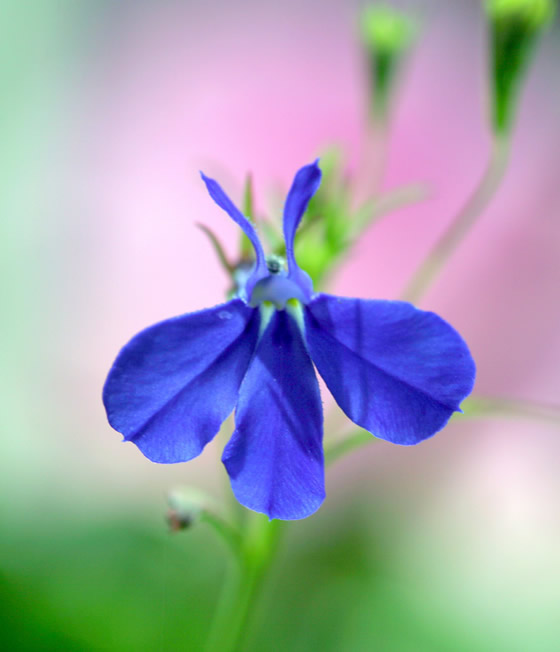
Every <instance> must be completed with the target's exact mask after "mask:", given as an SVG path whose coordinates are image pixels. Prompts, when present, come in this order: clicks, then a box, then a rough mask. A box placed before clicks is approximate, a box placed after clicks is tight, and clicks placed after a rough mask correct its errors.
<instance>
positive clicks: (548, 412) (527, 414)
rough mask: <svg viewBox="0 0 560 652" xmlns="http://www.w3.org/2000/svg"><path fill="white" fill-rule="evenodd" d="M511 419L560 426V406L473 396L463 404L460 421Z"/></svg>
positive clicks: (458, 416) (459, 416) (459, 415)
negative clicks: (494, 418) (489, 418)
mask: <svg viewBox="0 0 560 652" xmlns="http://www.w3.org/2000/svg"><path fill="white" fill-rule="evenodd" d="M485 417H509V418H520V419H530V420H537V421H546V422H549V423H553V424H556V425H557V426H560V405H549V404H546V403H536V402H533V401H523V400H521V401H520V400H517V399H508V398H495V397H484V396H472V397H470V398H468V399H466V400H465V401H464V403H463V414H462V415H461V414H458V415H457V418H458V419H465V418H466V419H473V418H475V419H476V418H485Z"/></svg>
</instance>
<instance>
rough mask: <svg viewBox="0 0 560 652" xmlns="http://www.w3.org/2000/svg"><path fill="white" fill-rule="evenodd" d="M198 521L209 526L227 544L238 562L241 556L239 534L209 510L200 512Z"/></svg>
mask: <svg viewBox="0 0 560 652" xmlns="http://www.w3.org/2000/svg"><path fill="white" fill-rule="evenodd" d="M200 520H201V522H203V523H207V524H208V525H210V526H211V527H212V528H213V529H214V531H215V532H216V533H217V534H218V535H219V536H220V537H221V539H222V540H223V541H224V542H225V543H226V544H227V546H228V547H229V548H230V550H231V551H232V552H233V554H234V555H235V557H236V558H237V559H238V560H239V559H240V558H241V555H242V539H241V533H240V532H239V531H238V530H237V529H236V528H235V527H233V526H232V525H230V524H229V523H228V522H227V521H226V520H225V519H223V518H222V517H221V516H219V515H218V514H215V513H214V512H211V511H209V510H204V511H202V512H201V515H200Z"/></svg>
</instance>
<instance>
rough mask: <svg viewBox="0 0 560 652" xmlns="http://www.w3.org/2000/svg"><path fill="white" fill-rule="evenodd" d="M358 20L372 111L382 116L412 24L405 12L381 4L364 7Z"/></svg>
mask: <svg viewBox="0 0 560 652" xmlns="http://www.w3.org/2000/svg"><path fill="white" fill-rule="evenodd" d="M360 22H361V29H362V39H363V42H364V45H365V47H366V51H367V56H368V60H369V74H370V79H371V87H372V88H371V91H372V94H373V101H372V104H371V108H372V115H373V116H374V117H376V118H378V119H382V120H384V119H385V118H386V117H387V114H388V111H389V107H390V101H391V97H392V94H393V88H394V86H395V80H396V78H397V75H398V71H399V69H400V64H401V61H402V59H403V56H404V55H405V54H406V52H407V51H408V50H409V48H410V46H411V45H412V42H413V40H414V36H415V34H416V26H415V24H414V22H413V20H412V19H411V18H410V17H409V16H407V15H406V14H404V13H402V12H399V11H397V10H396V9H394V8H391V7H388V6H384V5H381V6H380V5H375V6H373V5H371V6H368V7H366V8H365V9H364V11H363V13H362V16H361V21H360Z"/></svg>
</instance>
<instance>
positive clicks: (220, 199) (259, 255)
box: [200, 172, 268, 297]
mask: <svg viewBox="0 0 560 652" xmlns="http://www.w3.org/2000/svg"><path fill="white" fill-rule="evenodd" d="M200 176H201V177H202V180H203V181H204V183H205V184H206V188H207V190H208V192H209V193H210V197H212V199H213V200H214V201H215V202H216V204H218V206H219V207H220V208H221V209H223V210H224V211H225V212H226V213H227V214H228V215H229V216H230V217H231V219H232V220H233V221H234V222H235V223H236V224H238V225H239V226H240V227H241V228H242V230H243V233H245V235H246V236H247V237H248V238H249V240H250V241H251V244H252V245H253V248H254V250H255V256H256V259H257V261H256V265H255V269H254V270H253V272H252V274H251V276H250V278H249V280H248V281H247V285H246V293H247V297H250V296H251V293H252V291H253V288H254V287H255V284H256V283H258V282H259V281H260V280H261V279H262V278H264V277H266V276H268V269H267V266H266V257H265V255H264V250H263V248H262V244H261V241H260V240H259V236H258V235H257V232H256V231H255V227H254V226H253V225H252V224H251V222H249V220H248V219H247V218H246V217H245V216H244V215H243V213H242V212H241V211H240V210H239V209H238V208H237V206H236V205H235V204H234V203H233V202H232V201H231V199H230V198H229V197H228V196H227V195H226V193H225V192H224V190H223V188H222V187H221V186H220V184H219V183H218V182H217V181H215V180H214V179H210V178H209V177H207V176H206V175H205V174H204V173H203V172H201V173H200Z"/></svg>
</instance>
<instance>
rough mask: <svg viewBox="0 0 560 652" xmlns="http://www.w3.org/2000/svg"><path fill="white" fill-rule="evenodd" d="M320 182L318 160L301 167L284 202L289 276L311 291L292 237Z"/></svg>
mask: <svg viewBox="0 0 560 652" xmlns="http://www.w3.org/2000/svg"><path fill="white" fill-rule="evenodd" d="M320 183H321V170H320V168H319V160H318V159H317V160H316V161H315V162H314V163H311V164H309V165H306V166H304V167H302V168H301V169H300V170H298V172H297V173H296V176H295V177H294V180H293V182H292V187H291V188H290V192H289V193H288V196H287V197H286V203H285V204H284V241H285V243H286V258H287V260H288V271H289V276H290V277H291V278H294V279H295V280H297V281H299V283H300V284H301V283H304V284H305V286H308V287H309V292H311V281H310V279H309V277H308V275H307V274H306V273H305V272H303V271H302V270H300V268H299V267H298V265H297V263H296V260H295V256H294V238H295V235H296V231H297V228H298V226H299V223H300V222H301V218H302V217H303V214H304V213H305V209H306V208H307V205H308V204H309V200H310V199H311V197H313V195H314V194H315V193H316V192H317V188H318V187H319V184H320Z"/></svg>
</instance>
